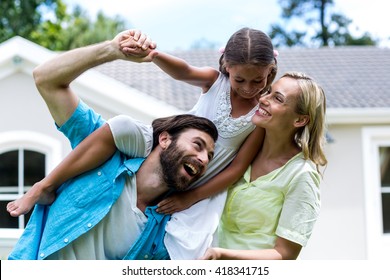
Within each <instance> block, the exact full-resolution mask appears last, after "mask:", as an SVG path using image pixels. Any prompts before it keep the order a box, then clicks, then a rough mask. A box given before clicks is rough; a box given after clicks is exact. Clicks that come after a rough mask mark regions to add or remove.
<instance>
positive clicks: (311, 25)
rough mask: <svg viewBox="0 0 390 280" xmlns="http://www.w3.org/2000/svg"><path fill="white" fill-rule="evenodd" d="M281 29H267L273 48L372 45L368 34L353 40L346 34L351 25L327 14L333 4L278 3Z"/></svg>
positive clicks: (323, 0)
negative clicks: (290, 27)
mask: <svg viewBox="0 0 390 280" xmlns="http://www.w3.org/2000/svg"><path fill="white" fill-rule="evenodd" d="M279 4H280V6H281V8H282V19H283V20H284V21H285V22H284V23H283V26H294V27H295V28H297V29H298V30H287V29H285V28H283V27H282V25H281V24H273V25H271V31H270V32H269V34H270V37H271V38H272V39H273V42H274V45H275V46H281V45H284V46H310V47H312V46H340V45H376V41H375V40H374V39H372V38H371V35H370V34H369V33H367V32H366V33H364V34H363V35H362V36H361V37H357V38H356V37H354V36H352V35H351V33H350V32H349V29H348V27H349V25H350V24H351V23H352V21H351V20H350V19H348V18H347V17H346V16H344V15H342V14H338V13H334V12H331V10H330V8H331V7H332V6H333V5H334V1H333V0H279Z"/></svg>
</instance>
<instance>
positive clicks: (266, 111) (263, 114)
mask: <svg viewBox="0 0 390 280" xmlns="http://www.w3.org/2000/svg"><path fill="white" fill-rule="evenodd" d="M299 93H300V88H299V85H298V82H297V81H296V80H295V79H292V78H289V77H284V78H281V79H279V80H278V81H277V82H275V83H274V84H273V85H272V88H271V90H270V91H269V92H266V93H264V94H262V95H261V97H260V100H259V109H258V110H257V111H256V112H255V114H254V116H253V117H252V122H253V123H254V124H255V125H256V126H260V127H264V128H276V129H278V130H283V131H291V129H295V127H296V125H295V124H296V123H297V121H298V120H299V119H300V116H301V115H299V114H297V113H296V107H297V100H298V96H299Z"/></svg>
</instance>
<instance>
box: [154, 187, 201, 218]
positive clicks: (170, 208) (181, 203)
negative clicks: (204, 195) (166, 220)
mask: <svg viewBox="0 0 390 280" xmlns="http://www.w3.org/2000/svg"><path fill="white" fill-rule="evenodd" d="M195 202H196V201H194V200H193V196H192V195H191V192H182V193H175V194H172V195H171V196H169V197H168V198H166V199H164V200H162V201H161V202H160V203H159V204H157V206H158V207H157V210H156V211H157V212H159V213H164V214H173V213H175V212H179V211H182V210H185V209H187V208H189V207H190V206H191V205H193V204H194V203H195Z"/></svg>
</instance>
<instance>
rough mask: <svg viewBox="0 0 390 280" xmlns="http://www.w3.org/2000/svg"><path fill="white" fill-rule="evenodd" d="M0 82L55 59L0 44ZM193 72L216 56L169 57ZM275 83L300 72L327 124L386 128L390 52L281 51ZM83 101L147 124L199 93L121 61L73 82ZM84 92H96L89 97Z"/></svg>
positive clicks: (16, 42)
mask: <svg viewBox="0 0 390 280" xmlns="http://www.w3.org/2000/svg"><path fill="white" fill-rule="evenodd" d="M26 50H28V51H26ZM0 53H1V54H2V55H1V56H0V79H1V78H4V77H5V76H7V75H10V74H12V72H14V71H23V72H25V73H28V74H30V75H31V74H32V69H33V68H34V67H35V66H37V65H38V64H40V63H42V62H44V61H45V60H47V59H49V58H50V57H52V56H53V55H55V54H56V53H54V52H51V51H49V50H47V49H44V48H43V47H40V46H38V45H36V44H34V43H32V42H30V41H28V40H25V39H23V38H21V37H14V38H12V39H10V40H8V41H6V42H3V43H2V44H0ZM172 54H173V55H175V56H178V57H180V58H183V59H185V60H186V61H188V62H189V63H190V64H193V65H196V66H212V67H215V68H218V61H219V57H220V54H219V52H218V51H216V50H189V51H176V52H172ZM278 65H279V71H278V76H277V77H279V76H280V75H281V74H282V73H284V72H286V71H291V70H294V71H302V72H305V73H307V74H308V75H310V76H312V77H313V78H315V79H316V80H317V81H318V82H319V83H320V84H321V85H322V86H323V88H324V90H325V93H326V95H327V107H328V110H327V116H328V117H327V119H328V122H330V123H386V124H388V123H389V122H390V121H389V120H390V49H389V48H377V47H366V46H364V47H335V48H319V49H295V48H288V49H280V50H279V56H278ZM75 82H76V83H77V84H78V86H79V87H81V88H82V89H83V90H82V91H81V92H80V95H81V96H82V97H83V98H86V99H90V98H93V99H94V102H98V103H99V104H100V105H101V106H110V107H112V108H115V110H116V111H117V113H118V114H119V113H128V112H136V113H137V116H139V118H141V119H144V120H151V119H154V118H156V117H159V116H165V115H171V114H178V113H181V112H185V111H187V110H189V109H191V108H192V106H193V105H194V104H195V103H196V101H197V99H198V97H199V94H200V89H199V88H197V87H194V86H191V85H188V84H186V83H184V82H179V81H176V80H174V79H172V78H171V77H169V76H168V75H167V74H165V73H164V72H163V71H161V70H160V69H159V68H158V67H157V66H156V65H154V64H153V63H132V62H126V61H123V60H117V61H114V62H110V63H106V64H103V65H100V66H98V67H96V68H95V69H92V70H89V71H87V72H86V73H85V74H83V75H82V76H80V77H79V78H78V79H77V80H76V81H75ZM88 90H93V91H95V93H96V94H94V96H93V97H91V94H90V93H89V92H88Z"/></svg>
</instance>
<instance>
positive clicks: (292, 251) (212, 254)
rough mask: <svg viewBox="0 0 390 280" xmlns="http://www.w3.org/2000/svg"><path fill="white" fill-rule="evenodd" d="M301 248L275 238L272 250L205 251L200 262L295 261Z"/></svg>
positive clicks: (215, 249) (219, 249) (220, 249)
mask: <svg viewBox="0 0 390 280" xmlns="http://www.w3.org/2000/svg"><path fill="white" fill-rule="evenodd" d="M301 249H302V246H301V245H299V244H297V243H295V242H292V241H289V240H287V239H284V238H282V237H277V238H276V242H275V247H274V248H273V249H263V250H233V249H225V248H209V249H207V251H206V253H205V254H204V256H203V257H202V258H201V259H202V260H296V259H297V258H298V256H299V253H300V252H301Z"/></svg>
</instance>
